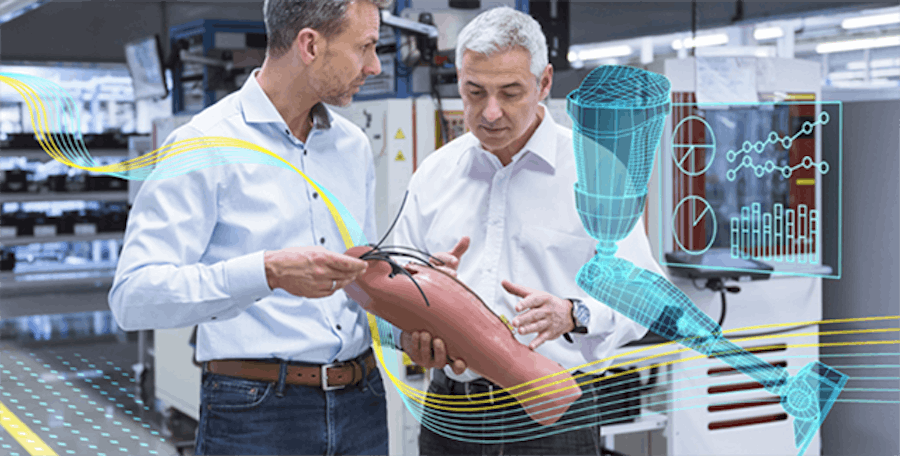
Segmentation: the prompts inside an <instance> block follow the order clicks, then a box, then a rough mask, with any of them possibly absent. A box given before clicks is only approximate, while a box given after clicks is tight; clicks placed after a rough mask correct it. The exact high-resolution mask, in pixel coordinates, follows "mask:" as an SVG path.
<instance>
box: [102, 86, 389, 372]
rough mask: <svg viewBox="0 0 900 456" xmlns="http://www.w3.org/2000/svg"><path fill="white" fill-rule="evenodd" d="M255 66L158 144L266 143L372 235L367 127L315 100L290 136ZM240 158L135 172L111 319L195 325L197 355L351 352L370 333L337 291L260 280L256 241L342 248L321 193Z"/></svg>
mask: <svg viewBox="0 0 900 456" xmlns="http://www.w3.org/2000/svg"><path fill="white" fill-rule="evenodd" d="M255 75H256V72H254V73H253V76H252V77H250V78H248V79H247V82H246V83H245V84H244V86H243V87H242V88H241V89H240V90H239V91H237V92H235V93H233V94H231V95H228V96H227V97H225V98H224V99H222V100H221V101H219V102H218V103H216V104H215V105H213V106H211V107H209V108H208V109H206V110H204V111H203V112H201V113H200V114H198V115H197V116H195V117H194V118H193V119H192V120H191V122H190V123H189V124H187V125H185V126H184V127H181V128H179V129H178V130H176V131H175V132H174V133H172V135H170V136H169V138H167V139H166V144H169V143H172V142H174V141H180V140H184V139H189V138H194V137H199V136H224V137H230V138H238V139H242V140H246V141H249V142H252V143H254V144H256V145H259V146H261V147H263V148H265V149H267V150H269V151H272V152H274V153H276V154H278V155H279V156H280V157H282V158H284V159H285V160H287V161H289V162H291V163H292V164H294V166H296V167H297V168H298V169H300V170H301V171H303V172H304V173H305V174H306V175H307V176H309V177H310V178H312V179H313V180H315V181H316V182H318V183H319V184H320V185H321V186H322V187H324V188H325V189H327V190H328V191H329V192H331V193H332V194H333V195H334V196H335V197H336V198H337V199H338V200H339V201H340V202H341V203H342V204H343V205H344V206H345V207H346V208H347V210H349V212H350V214H352V215H353V217H354V219H355V220H356V221H357V223H359V225H360V227H361V228H362V229H363V232H364V233H365V235H366V236H367V237H368V240H369V242H374V241H372V240H373V239H374V237H375V235H376V231H375V213H374V201H375V197H374V190H375V166H374V161H373V156H372V152H371V147H370V145H369V141H368V139H367V138H366V136H365V135H364V134H363V132H362V131H361V130H360V129H359V127H357V126H355V125H353V124H352V123H350V122H349V121H347V120H346V119H344V118H342V117H340V116H338V115H336V114H334V113H332V112H330V111H327V110H326V109H325V108H324V106H323V105H316V108H314V109H313V113H314V114H315V115H316V116H315V119H316V126H315V128H314V129H313V130H312V132H311V133H310V134H309V136H308V138H307V141H306V142H305V143H304V142H302V141H300V140H299V139H297V138H296V137H294V136H293V135H292V134H291V133H290V131H289V130H288V127H287V124H286V123H285V122H284V119H282V117H281V115H280V114H279V113H278V111H277V110H276V108H275V106H274V105H273V104H272V102H271V101H270V100H269V98H268V97H267V96H266V94H265V92H263V90H262V88H261V87H260V86H259V84H258V82H257V81H256V77H255ZM255 153H258V152H247V153H246V154H248V155H249V154H255ZM243 161H244V163H233V164H225V165H219V166H212V167H206V168H203V169H199V170H196V171H193V172H190V173H188V174H184V175H182V176H178V177H172V178H167V179H162V180H148V181H147V182H144V184H143V185H142V187H141V190H140V192H139V193H138V195H137V198H136V200H135V202H134V206H133V208H132V210H131V214H130V215H129V218H128V228H127V230H126V233H125V244H124V248H123V250H122V255H121V257H120V258H119V263H118V267H117V269H116V277H115V282H114V283H113V287H112V289H111V290H110V293H109V303H110V307H111V309H112V311H113V314H114V315H115V317H116V321H117V322H118V323H119V325H120V326H122V328H124V329H126V330H136V329H156V328H175V327H186V326H192V325H197V324H199V329H198V333H197V360H198V361H206V360H212V359H225V358H281V359H287V360H296V361H304V362H311V363H326V362H332V361H335V360H339V361H342V360H346V359H350V358H353V357H355V356H357V355H359V354H360V353H362V352H363V351H365V349H366V348H367V347H368V345H369V344H370V342H371V339H370V334H369V327H368V323H367V319H366V313H365V311H364V310H363V309H362V308H361V307H359V305H357V304H356V303H355V302H353V301H351V300H350V299H349V298H348V297H347V295H346V293H344V292H343V291H338V292H336V293H334V294H333V295H332V296H329V297H326V298H321V299H306V298H300V297H296V296H293V295H290V294H288V293H287V292H285V291H284V290H282V289H277V290H275V291H274V292H273V291H272V290H270V289H269V287H268V283H267V281H266V275H265V269H264V262H263V253H264V251H266V250H278V249H282V248H286V247H293V246H323V247H325V248H327V249H329V250H332V251H335V252H344V251H345V250H346V248H345V246H344V244H343V242H342V240H341V236H340V233H339V232H338V229H337V226H336V225H335V222H334V219H333V218H332V216H331V214H330V212H329V211H328V208H327V207H326V206H325V204H324V203H323V202H322V196H321V195H318V194H317V193H316V192H314V191H313V189H312V188H311V187H310V186H309V185H308V184H307V183H306V181H305V180H304V179H303V178H302V177H301V176H300V175H299V174H297V173H296V172H294V171H292V170H289V169H284V168H280V167H277V166H271V165H264V164H247V163H246V160H243ZM257 163H259V161H257ZM185 349H188V347H185Z"/></svg>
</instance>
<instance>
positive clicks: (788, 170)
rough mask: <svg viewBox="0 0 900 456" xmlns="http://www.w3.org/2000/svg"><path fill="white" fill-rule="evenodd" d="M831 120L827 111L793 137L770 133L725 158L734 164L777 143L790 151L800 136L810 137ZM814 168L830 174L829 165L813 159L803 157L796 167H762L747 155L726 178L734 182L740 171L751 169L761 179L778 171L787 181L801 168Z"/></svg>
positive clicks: (769, 161) (746, 143) (730, 151)
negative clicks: (740, 157)
mask: <svg viewBox="0 0 900 456" xmlns="http://www.w3.org/2000/svg"><path fill="white" fill-rule="evenodd" d="M830 120H831V117H830V116H829V115H828V113H827V112H825V111H822V112H820V113H819V115H818V116H817V118H816V119H815V120H814V121H813V122H809V121H806V122H803V126H802V127H801V128H800V130H799V131H797V133H796V134H794V135H793V136H779V135H778V133H777V132H774V131H773V132H770V133H769V135H768V137H767V138H766V140H765V141H755V142H750V141H744V143H743V144H742V145H741V148H740V149H739V150H733V149H732V150H729V151H728V152H726V153H725V158H726V159H727V160H728V162H729V163H734V162H735V160H737V159H738V157H739V156H740V155H742V154H751V153H752V152H756V153H757V154H761V153H762V152H763V151H764V150H765V149H766V147H768V146H769V145H770V144H776V143H777V144H781V147H783V148H784V149H785V150H788V149H790V148H791V145H792V144H793V143H794V141H795V140H796V139H797V138H798V137H800V135H809V134H811V133H812V132H813V129H814V128H815V127H816V126H818V125H827V124H828V122H829V121H830ZM813 166H815V167H816V168H817V169H818V171H819V172H820V173H822V174H826V173H828V170H829V165H828V163H827V162H825V161H824V160H823V161H821V162H813V160H812V158H810V157H803V160H802V161H801V162H800V163H799V164H797V165H794V166H780V165H777V164H776V163H775V162H773V161H772V160H767V161H766V162H765V163H763V164H761V165H760V164H755V163H754V162H753V158H752V157H751V156H749V155H747V156H745V157H744V158H743V159H742V160H741V162H740V163H739V164H738V165H737V167H735V168H732V169H729V170H728V171H727V172H726V174H725V178H726V179H728V180H729V181H734V180H735V179H736V178H737V173H738V171H740V170H741V169H742V168H750V169H752V170H753V173H754V174H755V175H756V177H760V178H761V177H763V176H765V175H766V173H772V172H775V171H776V170H777V171H778V172H780V173H781V176H782V177H784V178H785V179H788V178H790V177H791V175H792V174H793V173H794V171H796V170H798V169H800V168H801V167H802V168H805V169H810V168H812V167H813Z"/></svg>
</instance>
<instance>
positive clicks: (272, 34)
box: [263, 0, 393, 57]
mask: <svg viewBox="0 0 900 456" xmlns="http://www.w3.org/2000/svg"><path fill="white" fill-rule="evenodd" d="M354 1H365V2H368V3H372V4H373V5H375V6H377V7H378V8H379V9H384V8H387V7H389V6H390V5H391V4H392V3H393V0H265V2H264V3H263V18H264V20H265V22H266V49H267V51H268V53H269V55H270V56H272V57H280V56H281V55H284V53H285V52H287V50H288V49H290V47H291V43H293V42H294V39H296V38H297V34H298V33H300V30H303V29H304V28H307V27H309V28H311V29H314V30H317V31H318V32H319V33H321V34H322V35H324V36H325V37H326V38H330V37H332V36H334V35H337V34H339V33H341V32H343V30H344V23H345V21H346V17H345V16H346V13H347V6H348V5H349V4H351V3H353V2H354Z"/></svg>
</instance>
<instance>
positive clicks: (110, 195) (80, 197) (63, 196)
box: [0, 189, 128, 203]
mask: <svg viewBox="0 0 900 456" xmlns="http://www.w3.org/2000/svg"><path fill="white" fill-rule="evenodd" d="M0 200H2V201H3V202H4V203H28V202H33V201H72V200H75V201H128V190H127V189H126V190H109V191H102V192H57V193H0Z"/></svg>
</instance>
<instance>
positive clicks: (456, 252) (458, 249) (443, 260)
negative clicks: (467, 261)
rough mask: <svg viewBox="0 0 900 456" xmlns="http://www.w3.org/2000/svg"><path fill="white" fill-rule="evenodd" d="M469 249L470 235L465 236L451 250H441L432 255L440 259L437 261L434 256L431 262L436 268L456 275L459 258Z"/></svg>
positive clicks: (453, 275)
mask: <svg viewBox="0 0 900 456" xmlns="http://www.w3.org/2000/svg"><path fill="white" fill-rule="evenodd" d="M468 249H469V236H463V237H462V238H460V240H459V242H457V243H456V245H455V246H454V247H453V249H452V250H450V251H449V252H440V253H435V254H434V255H432V257H434V258H436V259H438V260H440V261H435V260H434V258H432V259H431V264H433V265H434V267H435V268H437V269H440V270H441V271H444V272H446V273H447V274H449V275H450V276H452V277H456V270H457V269H458V268H459V260H460V259H461V258H462V256H463V254H464V253H466V250H468Z"/></svg>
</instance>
